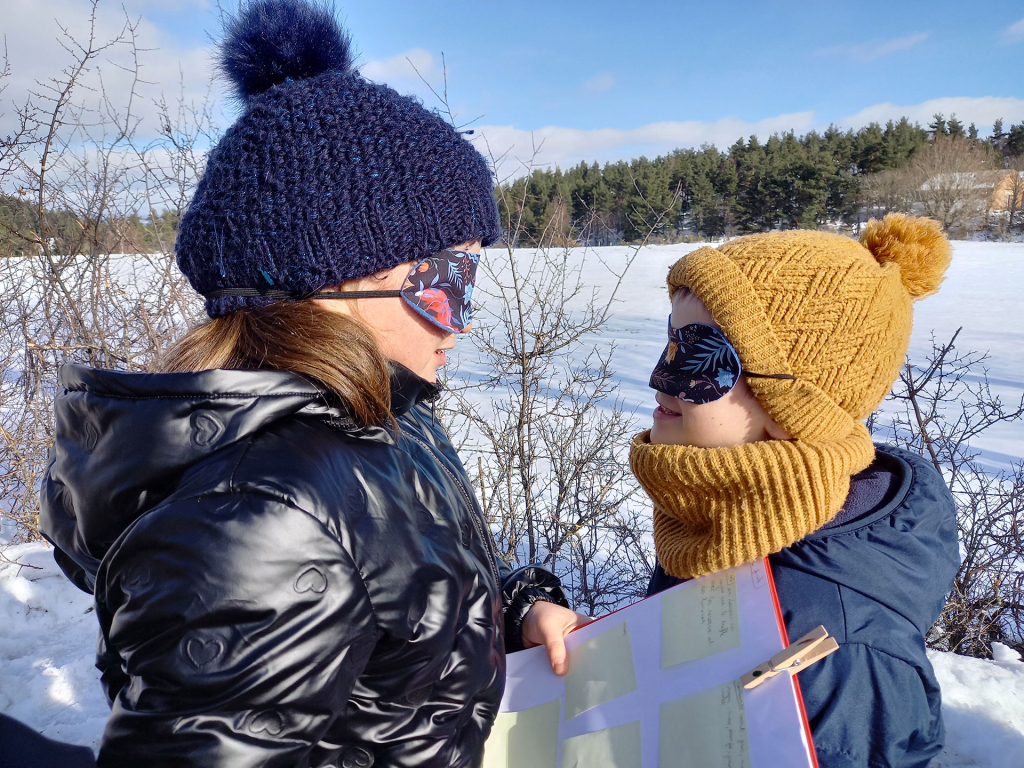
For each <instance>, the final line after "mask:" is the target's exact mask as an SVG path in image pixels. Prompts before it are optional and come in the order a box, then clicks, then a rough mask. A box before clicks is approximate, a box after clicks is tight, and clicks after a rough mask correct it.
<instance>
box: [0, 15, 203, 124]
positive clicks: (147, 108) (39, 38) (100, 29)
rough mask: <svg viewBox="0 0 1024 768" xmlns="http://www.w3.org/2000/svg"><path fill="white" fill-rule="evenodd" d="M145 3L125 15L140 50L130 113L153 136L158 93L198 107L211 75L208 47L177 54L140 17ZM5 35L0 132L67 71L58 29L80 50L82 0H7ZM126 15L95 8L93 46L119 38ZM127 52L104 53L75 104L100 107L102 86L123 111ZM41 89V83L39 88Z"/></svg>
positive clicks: (123, 47)
mask: <svg viewBox="0 0 1024 768" xmlns="http://www.w3.org/2000/svg"><path fill="white" fill-rule="evenodd" d="M175 2H177V3H179V5H200V6H201V5H202V4H203V0H175ZM147 3H148V4H149V5H153V4H154V3H152V2H151V1H150V0H134V1H133V2H131V3H129V5H128V6H127V12H128V13H129V17H130V19H131V21H132V23H133V24H136V23H137V26H136V45H137V47H138V49H139V51H138V59H139V64H140V67H141V69H140V78H141V81H142V82H139V83H138V84H137V87H136V98H135V101H134V104H133V110H134V112H135V114H136V116H137V117H140V118H141V119H142V125H141V126H140V131H141V132H142V134H143V135H147V134H148V133H149V132H151V130H152V128H153V127H154V126H155V124H156V122H155V121H156V118H157V114H158V110H157V108H156V106H155V105H154V102H155V101H156V100H158V99H159V98H160V97H161V96H162V95H166V97H167V99H168V101H172V102H173V101H174V100H175V99H177V98H178V97H179V96H180V95H183V96H184V99H185V101H186V103H199V102H201V101H202V100H204V99H205V98H206V95H207V93H208V91H209V90H210V88H211V75H212V73H213V60H212V53H213V51H212V47H211V46H200V47H194V48H182V47H180V46H178V45H176V44H175V43H174V42H173V41H171V40H169V39H168V38H167V36H166V35H164V34H162V33H161V31H160V30H159V29H158V28H157V27H156V26H155V25H154V24H153V23H152V22H150V21H148V20H146V19H145V17H142V18H140V17H139V16H138V13H139V11H140V10H144V7H145V6H146V5H147ZM3 19H4V24H3V34H4V37H5V39H6V45H7V54H8V59H9V63H10V69H11V74H10V77H9V78H7V79H6V81H5V83H4V84H5V85H6V90H5V91H4V93H3V96H2V97H0V99H2V101H0V112H2V113H3V114H0V131H2V130H4V129H9V128H10V127H11V126H12V124H13V120H14V115H13V109H12V107H13V106H15V105H21V104H24V103H25V101H26V100H27V99H28V98H29V97H30V93H32V92H36V93H39V92H45V84H47V83H48V82H49V81H50V80H51V79H52V78H60V77H61V76H62V70H63V69H64V68H65V67H67V66H69V65H71V64H72V63H73V61H74V57H73V56H72V54H71V53H69V52H68V51H66V50H65V49H64V48H63V47H62V45H61V42H62V39H63V42H64V43H65V44H68V41H67V40H66V39H64V38H63V36H62V33H61V29H60V26H59V25H61V26H63V27H65V28H66V29H67V30H68V32H69V33H70V34H71V35H72V36H73V37H74V38H75V39H76V40H77V41H78V42H79V43H82V44H85V43H86V42H87V38H88V34H89V4H88V3H82V2H80V0H5V3H4V14H3ZM125 23H126V17H125V11H124V10H122V8H121V7H119V6H115V5H114V4H112V3H104V4H101V5H100V7H99V9H98V11H97V18H96V25H95V41H96V43H97V44H102V43H104V42H106V41H108V40H111V39H113V38H115V37H117V36H118V35H119V34H121V33H122V31H123V30H124V28H125ZM132 65H133V61H132V51H131V48H130V47H129V45H128V44H127V43H121V44H119V45H117V46H114V47H111V48H108V49H106V50H105V51H103V52H102V53H101V54H100V55H99V56H98V57H97V58H96V59H95V60H94V61H93V62H92V64H91V66H90V68H89V69H88V70H87V71H86V72H84V73H83V75H82V77H81V78H80V80H79V85H78V87H77V89H76V91H75V93H74V94H73V97H74V98H75V100H77V101H79V102H82V103H85V104H87V105H88V106H90V107H96V106H98V105H99V102H100V97H101V92H100V88H101V86H102V87H103V88H105V90H106V92H107V93H108V94H110V95H111V97H112V99H113V101H114V102H115V106H116V107H117V108H118V109H119V110H123V109H124V108H125V106H126V103H127V94H129V93H130V92H131V87H132V75H131V73H130V72H127V71H125V68H126V67H128V68H130V67H132ZM40 84H42V85H40ZM212 88H213V90H212V97H213V98H214V100H216V98H217V97H218V96H220V95H221V93H222V86H221V84H220V83H214V84H213V86H212Z"/></svg>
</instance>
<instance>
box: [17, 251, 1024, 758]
mask: <svg viewBox="0 0 1024 768" xmlns="http://www.w3.org/2000/svg"><path fill="white" fill-rule="evenodd" d="M696 247H698V246H694V245H673V246H656V247H650V248H647V249H645V250H644V251H643V252H642V253H641V254H640V256H639V257H638V259H637V261H636V262H635V263H634V265H633V268H632V270H631V271H630V273H629V274H628V276H627V279H626V280H625V281H624V283H623V285H622V288H621V290H620V292H619V295H618V298H619V299H621V303H619V304H618V305H617V307H616V314H615V316H614V317H613V318H612V320H611V321H610V323H609V324H608V326H607V327H606V329H605V331H604V332H603V333H602V336H601V338H600V339H598V340H597V342H598V343H601V344H610V343H614V344H615V345H616V353H615V361H614V367H615V369H616V370H617V371H619V374H618V380H619V385H620V389H619V393H618V394H619V395H620V397H621V398H622V400H623V402H625V403H626V404H627V405H628V406H629V407H631V408H636V415H637V421H638V425H639V426H641V427H643V426H647V425H649V423H650V411H651V408H652V402H653V401H652V397H651V393H650V390H648V388H647V377H648V375H649V371H650V369H651V367H652V365H653V363H654V361H655V360H656V358H657V356H658V354H659V353H660V351H661V349H662V348H663V347H664V343H665V341H664V334H665V318H666V317H667V316H668V312H669V305H668V298H667V296H666V294H665V290H664V285H665V275H666V272H667V268H668V266H669V265H670V264H671V263H672V262H674V261H675V260H676V259H677V258H679V256H680V255H682V254H684V253H686V252H688V251H691V250H693V249H694V248H696ZM627 253H628V251H627V249H625V248H602V249H599V253H597V254H594V253H591V256H592V257H593V256H595V255H596V256H597V257H598V258H599V259H600V260H603V261H604V262H605V263H607V264H610V265H613V266H614V265H615V264H617V263H621V262H622V260H623V259H624V258H625V257H626V255H627ZM503 257H504V258H507V257H505V256H504V255H503V254H502V253H500V252H495V251H492V252H491V254H490V258H494V259H500V258H503ZM594 263H597V261H595V262H594ZM589 276H591V277H592V278H593V282H594V283H596V284H597V285H598V287H599V288H604V289H605V290H607V289H608V286H609V278H608V277H607V275H604V274H602V273H601V270H600V269H598V271H597V272H594V273H590V275H589ZM481 287H482V288H484V289H486V286H483V285H482V286H481ZM1022 288H1024V244H1019V243H1014V244H1003V243H976V242H966V243H957V244H956V245H955V256H954V261H953V266H952V267H951V268H950V272H949V275H948V279H947V281H946V283H945V285H944V286H943V288H942V290H941V291H940V292H939V294H938V295H936V296H933V297H930V298H928V299H925V300H924V301H922V302H920V303H919V304H918V306H917V308H916V315H915V330H914V335H913V339H912V341H911V357H912V358H916V359H921V358H923V356H924V355H925V354H926V353H927V351H928V350H929V349H930V346H931V336H932V333H933V332H934V334H935V337H936V339H937V340H947V339H948V338H949V337H950V336H952V334H953V332H954V331H956V329H957V328H959V327H961V326H962V327H963V331H962V333H961V335H960V337H959V341H958V347H959V348H960V349H962V350H974V351H979V352H986V351H987V352H988V353H989V354H990V359H989V361H988V370H989V375H990V380H991V381H992V383H993V384H994V385H995V386H994V389H995V391H996V392H998V393H999V394H1000V395H1002V396H1004V397H1005V398H1006V399H1007V400H1010V401H1013V400H1017V399H1019V398H1020V396H1021V394H1022V392H1024V325H1022V323H1021V322H1020V319H1019V318H1020V314H1021V299H1020V292H1021V289H1022ZM485 316H486V312H483V313H481V316H480V317H479V321H481V322H483V321H485ZM456 351H457V356H458V357H460V358H461V362H462V367H461V369H460V373H462V374H464V375H467V376H472V375H473V372H474V368H475V367H477V365H478V363H476V361H475V360H474V354H475V353H474V349H473V346H472V344H471V343H470V342H461V343H460V345H459V347H458V348H457V350H456ZM976 447H978V448H981V449H982V450H983V451H984V452H985V458H987V459H988V460H990V461H991V463H992V464H993V465H996V466H1000V465H1001V466H1005V465H1006V464H1008V463H1009V462H1011V461H1019V460H1021V459H1022V458H1024V424H1022V423H1020V422H1018V423H1016V424H1012V425H1005V426H1002V427H1000V428H998V429H996V430H993V431H992V432H991V434H989V435H987V436H986V437H985V438H984V439H983V441H982V442H981V443H980V444H979V445H977V446H976ZM3 555H4V557H5V558H7V559H8V560H14V561H17V562H18V563H20V565H11V564H7V563H4V562H3V561H2V560H0V712H4V713H7V714H9V715H11V716H13V717H16V718H18V719H20V720H22V721H24V722H26V723H28V724H30V725H32V726H33V727H35V728H37V729H39V730H40V731H41V732H42V733H43V734H44V735H46V736H49V737H51V738H56V739H61V740H64V741H70V742H75V743H78V744H88V745H91V746H93V747H96V746H97V745H98V743H99V739H100V736H101V734H102V731H103V723H104V721H105V720H106V716H107V711H108V710H107V705H106V702H105V699H104V697H103V693H102V690H101V688H100V685H99V679H98V673H97V672H96V670H95V669H94V667H93V653H94V648H95V637H96V621H95V618H94V616H93V606H92V599H91V597H90V596H88V595H85V594H83V593H81V592H79V591H78V590H77V589H75V588H74V587H73V586H71V584H70V583H69V582H68V581H67V580H66V579H64V577H63V576H62V575H61V573H60V571H59V570H58V569H57V568H56V566H55V565H54V563H53V558H52V556H51V554H50V552H49V550H48V549H47V548H46V546H45V545H42V544H29V545H21V546H18V547H8V548H7V549H6V550H4V551H3ZM1003 656H1004V660H999V661H984V660H978V659H968V658H963V657H959V656H954V655H952V654H944V653H932V654H931V658H932V662H933V663H934V665H935V669H936V672H937V674H938V677H939V682H940V684H941V685H942V691H943V702H944V704H943V707H944V713H945V719H946V727H947V731H948V738H947V742H948V743H947V747H946V749H945V751H944V753H943V755H942V756H941V758H940V759H939V760H938V761H936V762H935V763H934V765H935V766H936V768H968V767H976V768H1020V766H1021V765H1022V764H1024V759H1022V758H1021V755H1024V662H1021V661H1019V660H1014V659H1012V658H1011V657H1013V656H1015V654H1013V653H1012V652H1009V651H1008V650H1007V651H1006V653H1005V654H1003Z"/></svg>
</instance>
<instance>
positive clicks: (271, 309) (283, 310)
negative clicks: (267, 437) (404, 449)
mask: <svg viewBox="0 0 1024 768" xmlns="http://www.w3.org/2000/svg"><path fill="white" fill-rule="evenodd" d="M214 368H227V369H238V370H277V371H292V372H293V373H298V374H301V375H303V376H307V377H309V378H311V379H315V380H316V381H318V382H320V383H321V384H323V385H325V386H326V387H327V388H328V389H330V390H331V391H332V392H334V393H335V394H337V395H338V396H339V397H340V398H342V399H343V400H344V401H345V403H346V404H347V405H348V407H349V409H350V411H351V413H352V416H354V417H355V418H356V419H357V420H358V421H359V422H360V423H361V424H362V425H364V426H385V425H388V426H391V427H392V428H394V427H396V426H397V425H396V423H395V419H394V415H393V414H392V412H391V379H390V374H389V370H388V362H387V359H386V358H385V357H384V354H383V352H382V351H381V349H380V346H379V345H378V343H377V340H376V338H375V337H374V336H373V334H372V333H371V332H370V330H369V329H368V328H367V327H366V325H364V324H363V323H362V322H360V321H359V320H358V319H356V318H354V317H351V316H348V315H343V314H339V313H337V312H331V311H330V310H327V309H324V308H323V307H321V306H319V305H318V304H316V302H314V301H309V300H307V301H298V302H276V303H274V304H270V305H268V306H265V307H252V308H249V309H240V310H238V311H236V312H232V313H231V314H229V315H226V316H224V317H218V318H215V319H213V320H210V321H208V322H206V323H204V324H203V325H200V326H199V327H197V328H195V329H193V330H192V331H190V332H189V333H188V335H186V336H185V337H184V338H182V339H181V340H179V341H178V342H177V343H176V344H175V345H174V346H173V347H172V348H171V349H170V351H169V352H168V354H167V356H166V357H165V358H164V360H163V361H162V363H161V365H160V369H161V370H163V371H166V372H179V373H181V372H197V371H205V370H210V369H214Z"/></svg>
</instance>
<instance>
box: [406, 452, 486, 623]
mask: <svg viewBox="0 0 1024 768" xmlns="http://www.w3.org/2000/svg"><path fill="white" fill-rule="evenodd" d="M405 434H407V435H409V437H411V438H412V439H413V440H415V441H416V442H417V443H419V444H420V445H422V446H423V447H424V448H426V449H427V453H429V454H430V455H431V456H433V457H434V458H435V459H436V460H437V463H438V464H439V465H440V466H441V469H443V470H444V471H445V472H446V473H447V474H448V477H450V478H451V479H452V482H454V483H455V485H456V487H457V488H458V489H459V492H460V493H461V494H462V498H463V500H464V501H465V502H466V506H467V507H468V508H469V516H470V517H471V518H472V519H473V526H474V527H475V528H476V530H477V533H479V534H480V538H481V540H482V541H483V544H484V551H485V552H487V564H488V565H490V566H491V573H492V574H493V575H494V583H495V584H497V585H498V592H501V576H499V575H498V564H497V562H496V560H495V557H494V550H493V548H492V547H491V538H490V536H489V535H488V534H487V528H486V526H485V525H484V523H483V521H481V520H480V519H479V518H480V516H479V515H478V514H477V512H476V505H475V504H473V502H472V500H471V499H470V497H469V493H468V492H467V491H466V486H464V485H463V484H462V481H461V480H459V478H457V477H456V476H455V473H454V472H452V471H451V470H450V469H448V467H447V466H446V465H445V463H444V457H442V456H440V455H438V453H437V452H436V451H435V450H434V449H433V448H431V447H430V445H429V444H427V443H426V442H425V441H423V440H420V439H419V438H418V437H416V435H414V434H412V433H411V432H406V433H405ZM502 603H503V605H502V610H504V601H502Z"/></svg>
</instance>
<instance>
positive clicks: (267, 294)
mask: <svg viewBox="0 0 1024 768" xmlns="http://www.w3.org/2000/svg"><path fill="white" fill-rule="evenodd" d="M207 295H208V296H209V297H210V298H211V299H216V298H220V297H221V296H242V297H244V298H262V299H276V300H281V301H288V300H290V301H302V300H303V299H384V298H397V297H400V296H401V295H402V292H401V291H315V292H313V293H302V294H300V293H294V292H292V291H273V290H268V291H261V290H259V289H258V288H221V289H220V290H217V291H210V293H209V294H207Z"/></svg>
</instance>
